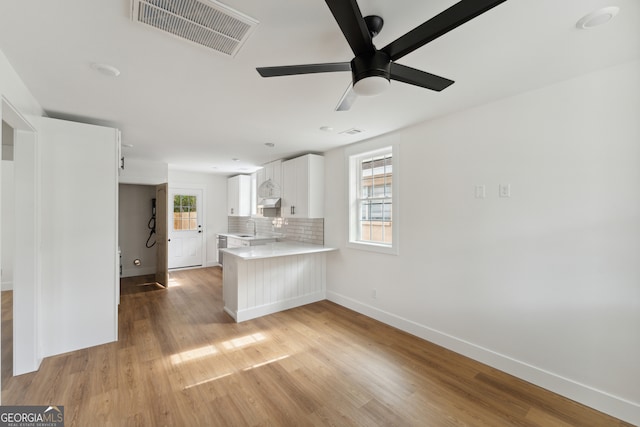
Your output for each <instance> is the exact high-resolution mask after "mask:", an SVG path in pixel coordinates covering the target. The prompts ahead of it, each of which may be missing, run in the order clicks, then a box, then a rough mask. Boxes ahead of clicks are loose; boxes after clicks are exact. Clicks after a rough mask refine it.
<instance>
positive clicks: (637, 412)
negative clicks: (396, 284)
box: [327, 291, 640, 425]
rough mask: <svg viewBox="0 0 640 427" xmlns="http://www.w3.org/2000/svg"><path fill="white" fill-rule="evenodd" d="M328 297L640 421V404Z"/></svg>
mask: <svg viewBox="0 0 640 427" xmlns="http://www.w3.org/2000/svg"><path fill="white" fill-rule="evenodd" d="M327 299H328V300H329V301H332V302H335V303H336V304H339V305H342V306H344V307H347V308H349V309H351V310H354V311H356V312H358V313H361V314H364V315H366V316H369V317H371V318H373V319H376V320H378V321H380V322H383V323H386V324H387V325H390V326H393V327H395V328H398V329H400V330H402V331H405V332H408V333H410V334H412V335H415V336H417V337H420V338H422V339H424V340H427V341H430V342H432V343H434V344H437V345H440V346H442V347H445V348H447V349H449V350H452V351H455V352H456V353H459V354H462V355H464V356H467V357H470V358H471V359H474V360H477V361H479V362H482V363H484V364H486V365H489V366H491V367H494V368H496V369H499V370H501V371H504V372H506V373H508V374H511V375H514V376H516V377H518V378H521V379H523V380H525V381H528V382H530V383H532V384H535V385H537V386H540V387H542V388H545V389H547V390H550V391H552V392H554V393H558V394H560V395H562V396H565V397H568V398H569V399H572V400H575V401H576V402H580V403H582V404H583V405H586V406H589V407H591V408H594V409H596V410H598V411H601V412H604V413H606V414H609V415H612V416H614V417H616V418H620V419H621V420H624V421H627V422H630V423H633V424H636V425H640V405H639V404H637V403H635V402H631V401H628V400H625V399H622V398H619V397H617V396H613V395H611V394H609V393H606V392H603V391H601V390H597V389H595V388H593V387H590V386H588V385H585V384H581V383H579V382H576V381H573V380H571V379H568V378H564V377H562V376H559V375H557V374H554V373H552V372H548V371H545V370H544V369H540V368H537V367H535V366H532V365H530V364H527V363H525V362H522V361H519V360H516V359H513V358H511V357H509V356H505V355H503V354H500V353H496V352H494V351H492V350H489V349H487V348H484V347H481V346H478V345H476V344H473V343H471V342H468V341H465V340H462V339H460V338H456V337H454V336H452V335H449V334H446V333H443V332H440V331H437V330H435V329H432V328H429V327H427V326H424V325H421V324H419V323H416V322H413V321H411V320H409V319H405V318H403V317H400V316H397V315H395V314H392V313H388V312H386V311H383V310H380V309H378V308H376V307H372V306H370V305H368V304H363V303H362V302H360V301H357V300H355V299H353V298H350V297H347V296H344V295H341V294H339V293H336V292H331V291H327Z"/></svg>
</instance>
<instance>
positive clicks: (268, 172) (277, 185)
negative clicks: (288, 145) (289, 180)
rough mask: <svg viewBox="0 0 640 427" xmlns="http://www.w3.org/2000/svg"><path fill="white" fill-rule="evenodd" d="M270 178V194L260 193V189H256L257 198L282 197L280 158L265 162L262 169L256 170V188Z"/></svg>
mask: <svg viewBox="0 0 640 427" xmlns="http://www.w3.org/2000/svg"><path fill="white" fill-rule="evenodd" d="M268 180H271V182H272V183H273V184H274V185H273V187H270V188H272V193H271V194H265V195H262V197H261V195H260V191H257V196H258V200H260V199H261V198H263V197H282V160H276V161H274V162H270V163H267V164H265V165H264V166H263V167H262V169H259V170H258V171H257V172H256V184H257V186H258V188H260V185H261V184H263V183H264V182H266V181H268Z"/></svg>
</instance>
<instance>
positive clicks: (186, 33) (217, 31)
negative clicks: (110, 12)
mask: <svg viewBox="0 0 640 427" xmlns="http://www.w3.org/2000/svg"><path fill="white" fill-rule="evenodd" d="M131 19H132V20H133V21H134V22H140V23H143V24H146V25H150V26H152V27H154V28H157V29H158V30H161V31H164V32H166V33H169V34H171V35H172V36H174V37H178V38H180V39H182V40H187V41H190V42H192V43H197V44H199V45H201V46H205V47H208V48H209V49H213V50H215V51H216V52H220V53H223V54H225V55H228V56H232V57H233V56H235V55H236V53H238V50H240V48H241V47H242V45H243V44H244V42H245V41H246V40H247V38H248V37H249V35H250V34H251V33H252V32H253V30H254V28H255V26H256V25H258V21H256V20H255V19H253V18H250V17H248V16H246V15H244V14H242V13H240V12H238V11H237V10H234V9H231V8H230V7H229V6H225V5H224V4H222V3H218V2H216V1H214V0H207V1H198V0H173V1H166V0H132V10H131Z"/></svg>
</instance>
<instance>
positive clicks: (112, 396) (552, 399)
mask: <svg viewBox="0 0 640 427" xmlns="http://www.w3.org/2000/svg"><path fill="white" fill-rule="evenodd" d="M145 279H146V278H137V279H135V280H132V279H127V280H123V284H122V299H121V304H120V331H119V333H120V340H119V341H118V342H117V343H111V344H106V345H101V346H97V347H93V348H90V349H86V350H81V351H75V352H71V353H68V354H64V355H60V356H55V357H50V358H47V359H45V360H44V361H43V363H42V366H41V368H40V370H39V371H38V372H36V373H31V374H26V375H22V376H19V377H14V378H9V379H6V380H3V388H4V389H3V392H2V403H3V404H4V405H9V404H21V405H27V404H28V405H48V404H52V405H64V407H65V418H66V420H65V421H66V424H65V425H66V426H68V427H69V426H128V425H131V426H164V425H167V426H245V425H246V426H258V425H260V426H267V425H273V426H306V425H332V426H351V425H359V426H375V425H397V426H405V425H406V426H464V425H468V426H492V427H493V426H514V425H517V426H599V427H600V426H622V425H629V424H625V423H622V422H620V421H618V420H616V419H613V418H611V417H608V416H606V415H604V414H602V413H599V412H596V411H594V410H592V409H589V408H587V407H584V406H582V405H579V404H577V403H575V402H572V401H569V400H567V399H565V398H562V397H560V396H558V395H555V394H553V393H550V392H547V391H544V390H542V389H540V388H538V387H535V386H532V385H530V384H528V383H525V382H523V381H521V380H518V379H516V378H514V377H511V376H509V375H506V374H504V373H501V372H499V371H496V370H494V369H492V368H489V367H487V366H485V365H482V364H479V363H477V362H474V361H471V360H470V359H467V358H465V357H462V356H459V355H456V354H455V353H452V352H449V351H447V350H445V349H443V348H441V347H438V346H435V345H433V344H430V343H428V342H425V341H423V340H420V339H418V338H415V337H413V336H410V335H408V334H405V333H403V332H400V331H398V330H396V329H393V328H391V327H388V326H386V325H383V324H381V323H379V322H376V321H374V320H371V319H369V318H367V317H365V316H362V315H359V314H357V313H354V312H352V311H350V310H347V309H345V308H343V307H340V306H338V305H336V304H333V303H330V302H327V301H323V302H320V303H315V304H311V305H308V306H305V307H300V308H297V309H293V310H289V311H287V312H282V313H277V314H275V315H271V316H267V317H263V318H260V319H255V320H252V321H248V322H245V323H241V324H235V323H233V322H232V321H231V318H230V317H228V316H227V315H226V314H225V313H224V312H223V311H222V301H221V298H222V290H221V287H222V285H221V271H220V269H218V268H208V269H200V270H188V271H180V272H174V273H172V274H171V287H170V288H169V289H168V290H163V289H160V288H157V287H156V286H153V285H143V286H139V285H138V283H143V282H144V281H145ZM136 280H137V282H136ZM140 280H142V281H140ZM3 347H4V331H3Z"/></svg>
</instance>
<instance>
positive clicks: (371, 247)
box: [347, 241, 398, 255]
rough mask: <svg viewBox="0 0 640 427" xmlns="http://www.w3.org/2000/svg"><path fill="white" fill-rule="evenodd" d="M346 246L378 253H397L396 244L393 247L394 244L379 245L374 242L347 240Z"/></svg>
mask: <svg viewBox="0 0 640 427" xmlns="http://www.w3.org/2000/svg"><path fill="white" fill-rule="evenodd" d="M347 247H348V248H351V249H358V250H362V251H368V252H377V253H380V254H388V255H398V248H397V246H396V247H394V246H389V245H381V244H376V243H365V242H356V241H349V242H347Z"/></svg>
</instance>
